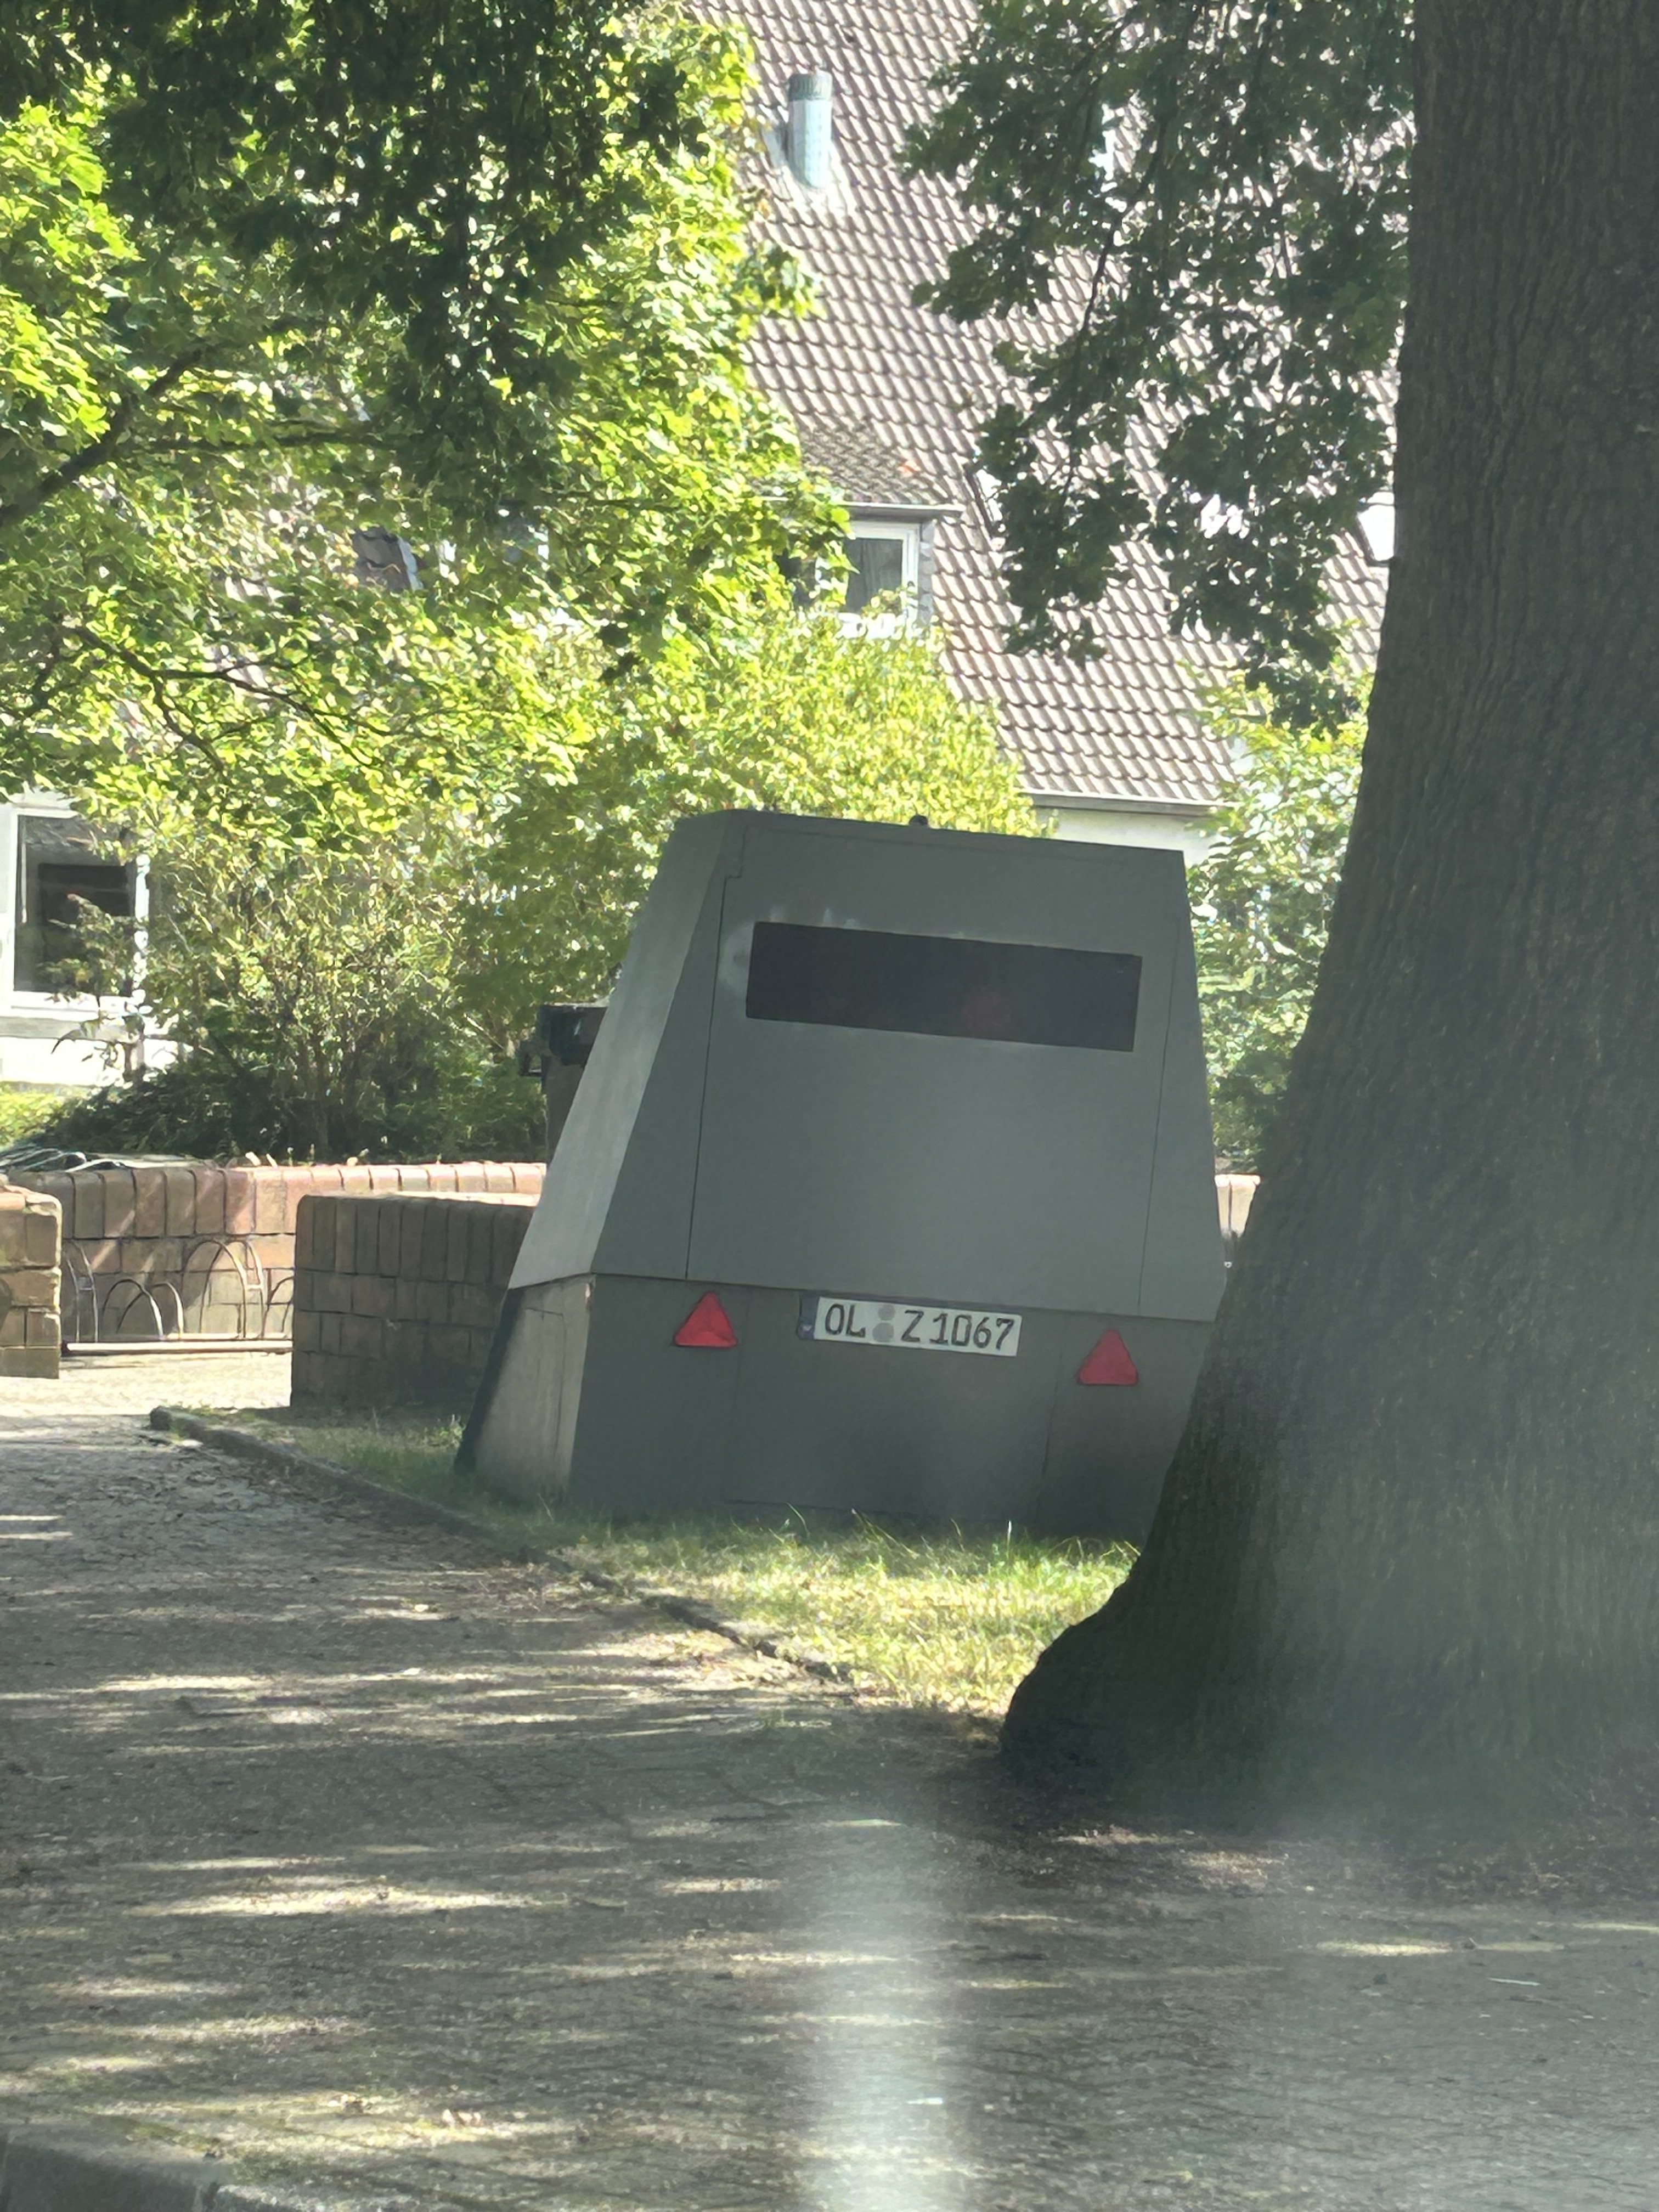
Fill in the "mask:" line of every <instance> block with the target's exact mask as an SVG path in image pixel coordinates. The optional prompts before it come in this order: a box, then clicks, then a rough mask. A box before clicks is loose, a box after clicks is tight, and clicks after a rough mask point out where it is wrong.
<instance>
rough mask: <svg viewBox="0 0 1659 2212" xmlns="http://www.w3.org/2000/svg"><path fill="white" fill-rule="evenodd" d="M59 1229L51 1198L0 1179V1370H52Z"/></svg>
mask: <svg viewBox="0 0 1659 2212" xmlns="http://www.w3.org/2000/svg"><path fill="white" fill-rule="evenodd" d="M62 1235H63V1216H62V1213H61V1212H60V1211H59V1209H58V1203H57V1200H55V1199H51V1198H47V1197H46V1196H45V1195H44V1194H42V1193H40V1192H39V1191H33V1190H24V1189H21V1188H19V1187H18V1186H16V1185H15V1184H0V1375H46V1376H52V1375H56V1374H57V1372H58V1334H59V1332H58V1261H59V1247H60V1244H61V1241H62Z"/></svg>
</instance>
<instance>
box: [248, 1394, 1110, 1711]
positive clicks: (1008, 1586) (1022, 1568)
mask: <svg viewBox="0 0 1659 2212" xmlns="http://www.w3.org/2000/svg"><path fill="white" fill-rule="evenodd" d="M232 1418H233V1419H234V1420H236V1421H237V1422H238V1423H239V1424H240V1425H243V1426H245V1427H247V1428H251V1429H253V1430H256V1431H258V1432H259V1433H260V1434H262V1435H264V1436H268V1437H272V1438H275V1439H280V1440H281V1441H283V1442H291V1443H294V1444H295V1445H296V1446H297V1447H298V1448H299V1449H301V1450H303V1451H307V1452H309V1453H311V1454H313V1455H314V1456H315V1457H316V1458H318V1459H325V1460H331V1461H332V1462H334V1463H335V1464H336V1465H337V1466H339V1467H346V1468H352V1469H354V1470H355V1471H356V1473H358V1474H366V1475H368V1476H369V1477H371V1478H372V1479H373V1480H374V1481H376V1482H384V1483H386V1484H387V1485H388V1486H390V1487H392V1488H393V1489H397V1490H403V1491H409V1492H414V1493H416V1495H418V1496H420V1497H422V1498H435V1499H436V1500H438V1501H439V1502H440V1503H441V1504H446V1505H453V1506H457V1507H459V1508H461V1509H463V1510H465V1511H467V1512H469V1513H471V1514H472V1515H473V1516H475V1517H476V1518H477V1519H478V1520H480V1521H483V1522H487V1523H488V1524H489V1526H490V1527H491V1528H494V1529H496V1530H497V1531H499V1533H500V1534H501V1539H502V1541H503V1543H504V1545H506V1546H507V1547H508V1548H509V1549H516V1548H518V1547H520V1546H522V1545H526V1544H532V1545H536V1546H539V1547H544V1548H545V1549H547V1550H550V1551H556V1552H559V1553H562V1554H563V1555H564V1556H565V1557H566V1558H567V1559H570V1560H571V1561H572V1562H573V1563H574V1564H575V1565H578V1566H580V1567H586V1568H590V1569H595V1570H597V1571H599V1572H600V1573H603V1574H606V1575H612V1576H615V1577H617V1579H618V1580H619V1581H621V1582H623V1583H629V1584H630V1585H633V1586H636V1587H639V1588H641V1589H647V1588H648V1589H665V1590H671V1591H672V1592H674V1593H675V1594H676V1595H679V1596H683V1597H696V1598H701V1599H702V1600H704V1601H706V1602H707V1603H708V1604H710V1605H713V1606H714V1607H716V1608H717V1609H718V1610H719V1611H720V1613H723V1614H724V1615H725V1617H726V1619H727V1620H732V1621H735V1622H738V1624H740V1625H741V1626H743V1627H744V1628H746V1629H748V1630H750V1631H751V1632H755V1633H757V1634H760V1635H766V1636H771V1637H775V1638H778V1639H780V1641H781V1643H782V1644H784V1645H785V1646H786V1647H787V1648H788V1649H790V1650H794V1651H796V1652H799V1653H802V1654H810V1655H811V1656H817V1657H820V1658H824V1659H830V1660H834V1661H836V1662H839V1663H840V1664H841V1665H842V1666H843V1667H845V1668H848V1670H849V1671H850V1673H851V1674H852V1676H853V1678H854V1680H855V1681H857V1682H858V1684H859V1685H860V1687H861V1688H863V1689H864V1690H866V1691H867V1692H872V1693H873V1694H875V1695H877V1696H882V1697H887V1698H891V1699H897V1700H899V1701H900V1702H902V1703H904V1704H907V1705H944V1706H948V1707H951V1708H952V1709H954V1710H956V1711H964V1712H978V1713H1000V1712H1001V1711H1002V1710H1003V1708H1004V1706H1005V1705H1006V1704H1007V1702H1008V1698H1009V1695H1010V1692H1012V1689H1013V1687H1014V1685H1015V1684H1016V1683H1017V1682H1018V1680H1019V1679H1020V1677H1021V1676H1022V1675H1023V1674H1024V1673H1025V1672H1026V1670H1027V1669H1028V1668H1030V1664H1031V1662H1032V1661H1033V1660H1034V1659H1035V1658H1036V1655H1037V1653H1038V1652H1039V1651H1041V1650H1042V1648H1043V1646H1044V1645H1045V1644H1049V1643H1052V1642H1053V1640H1054V1638H1055V1637H1056V1636H1057V1635H1059V1633H1060V1630H1061V1629H1063V1628H1065V1627H1067V1626H1069V1625H1070V1624H1071V1623H1072V1622H1073V1621H1074V1620H1081V1619H1082V1618H1083V1617H1084V1615H1085V1613H1093V1612H1094V1611H1095V1610H1096V1608H1097V1607H1099V1606H1102V1605H1103V1604H1104V1603H1105V1601H1106V1600H1107V1598H1108V1597H1109V1596H1110V1595H1111V1593H1112V1592H1113V1591H1114V1590H1115V1589H1116V1588H1117V1586H1118V1584H1119V1583H1121V1581H1122V1579H1123V1577H1124V1576H1125V1575H1126V1574H1127V1572H1128V1570H1129V1566H1130V1564H1131V1562H1132V1560H1133V1557H1134V1554H1133V1551H1132V1550H1131V1549H1130V1547H1128V1546H1127V1545H1125V1544H1099V1543H1091V1542H1087V1541H1077V1540H1072V1541H1062V1540H1058V1539H1042V1538H1038V1537H1031V1536H1021V1535H1003V1536H999V1535H989V1534H962V1533H960V1532H958V1531H954V1530H952V1531H935V1532H933V1533H932V1534H916V1533H915V1532H913V1531H911V1530H908V1529H906V1530H903V1531H900V1530H896V1529H894V1528H885V1527H882V1526H880V1525H878V1523H876V1522H872V1521H864V1520H859V1521H854V1522H851V1523H850V1524H849V1523H845V1522H832V1521H830V1520H829V1519H827V1518H826V1519H823V1520H822V1521H820V1520H816V1519H807V1518H802V1519H800V1520H799V1521H793V1522H789V1523H787V1524H786V1525H784V1526H782V1527H778V1526H775V1525H769V1524H757V1523H751V1522H732V1521H726V1520H722V1519H716V1518H714V1517H713V1516H702V1515H698V1516H686V1517H684V1518H683V1519H676V1520H672V1521H652V1522H637V1521H636V1522H607V1521H603V1520H599V1519H597V1518H594V1517H593V1516H588V1515H583V1514H577V1513H569V1512H564V1511H562V1510H557V1509H544V1508H529V1507H521V1506H515V1505H511V1504H507V1503H506V1502H505V1501H504V1500H502V1499H501V1498H496V1497H495V1496H494V1495H493V1493H492V1492H489V1491H488V1490H484V1489H482V1488H481V1487H479V1486H477V1484H475V1483H472V1482H471V1481H468V1480H465V1479H464V1478H462V1477H460V1476H458V1475H457V1474H456V1473H455V1471H454V1460H455V1448H456V1445H457V1444H458V1443H459V1439H460V1431H459V1425H458V1424H456V1423H454V1422H447V1423H444V1424H442V1425H438V1426H433V1425H422V1423H421V1422H420V1421H419V1420H418V1419H399V1418H398V1416H397V1415H395V1414H392V1415H387V1414H384V1413H382V1414H378V1415H377V1414H363V1415H360V1416H352V1415H349V1414H345V1413H335V1412H329V1413H321V1412H315V1413H313V1412H309V1411H307V1412H293V1413H240V1414H236V1415H234V1416H233V1417H232Z"/></svg>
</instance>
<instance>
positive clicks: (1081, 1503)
mask: <svg viewBox="0 0 1659 2212" xmlns="http://www.w3.org/2000/svg"><path fill="white" fill-rule="evenodd" d="M1221 1282H1222V1263H1221V1234H1220V1225H1219V1222H1218V1217H1217V1212H1216V1196H1215V1184H1214V1163H1213V1158H1212V1152H1211V1140H1210V1120H1209V1109H1208V1104H1207V1102H1206V1094H1205V1084H1204V1054H1203V1046H1202V1041H1201V1037H1200V1029H1199V1013H1198V994H1197V986H1196V981H1195V978H1194V966H1193V949H1192V935H1191V927H1190V923H1189V921H1188V909H1187V895H1186V885H1185V880H1184V875H1183V870H1182V860H1181V856H1180V854H1177V853H1173V852H1163V851H1152V850H1148V849H1142V848H1130V847H1125V846H1121V845H1086V844H1081V843H1062V842H1058V841H1052V840H1049V839H1047V838H1039V837H1004V836H979V835H973V834H969V833H965V832H962V831H957V830H949V829H928V828H927V827H926V826H925V825H917V826H914V827H911V828H909V829H899V828H896V827H891V826H889V825H887V824H884V823H868V822H821V821H802V820H796V819H793V818H792V817H787V816H781V815H775V814H759V813H742V814H739V813H733V814H718V815H708V816H703V817H698V818H696V819H693V820H690V821H686V822H683V823H680V825H679V827H678V829H676V830H675V832H674V834H673V836H672V837H671V839H670V841H669V843H668V847H667V849H666V851H665V854H664V855H663V860H662V865H661V867H660V869H659V872H658V875H657V878H656V881H655V883H654V884H653V887H652V890H651V893H650V896H649V897H648V898H647V901H646V903H645V905H644V908H642V910H641V914H640V917H639V921H638V923H637V925H636V927H635V932H634V937H633V941H632V943H631V945H629V952H628V957H627V959H626V961H625V962H624V963H623V969H622V974H621V976H620V978H619V980H618V981H617V987H616V990H615V992H614V994H612V997H611V1003H610V1006H609V1009H608V1011H607V1012H606V1014H605V1024H604V1027H603V1028H602V1029H601V1030H600V1031H599V1037H598V1041H597V1042H596V1043H595V1045H594V1048H593V1053H592V1059H591V1060H590V1061H589V1063H588V1066H587V1069H586V1073H585V1074H584V1076H583V1078H582V1081H581V1085H580V1089H579V1090H578V1091H577V1093H576V1097H575V1101H574V1105H573V1106H572V1108H571V1111H570V1115H569V1118H568V1121H566V1123H565V1126H564V1131H563V1133H562V1137H561V1138H560V1140H559V1146H558V1151H557V1152H556V1154H555V1156H554V1159H553V1164H552V1166H551V1168H550V1171H549V1175H548V1179H547V1183H546V1186H545V1188H544V1191H543V1194H542V1198H541V1201H540V1204H539V1205H538V1207H537V1210H536V1213H535V1216H534V1218H533V1219H532V1222H531V1225H530V1229H529V1231H528V1234H527V1235H526V1238H525V1241H524V1244H523V1247H522V1249H521V1250H520V1256H519V1263H518V1267H517V1268H516V1270H515V1271H514V1273H513V1282H512V1287H511V1289H510V1291H509V1292H508V1295H507V1304H506V1306H505V1308H504V1310H503V1312H502V1316H501V1324H500V1327H499V1329H498V1331H497V1334H496V1339H495V1346H494V1350H493V1352H492V1354H491V1358H490V1363H489V1370H488V1371H487V1373H486V1375H485V1377H484V1380H483V1384H482V1385H481V1387H480V1390H479V1394H478V1398H477V1403H476V1405H475V1407H474V1408H473V1413H472V1419H471V1422H470V1424H469V1425H468V1431H467V1437H466V1442H465V1447H464V1463H465V1464H467V1465H470V1466H471V1468H472V1469H473V1470H474V1471H475V1473H476V1474H477V1477H478V1478H479V1479H481V1480H483V1481H484V1482H486V1483H488V1484H489V1485H490V1486H493V1487H494V1488H495V1489H497V1490H500V1491H501V1492H505V1493H507V1495H509V1496H511V1497H514V1498H526V1499H530V1498H546V1499H552V1498H558V1499H562V1500H565V1501H567V1502H568V1504H572V1505H574V1506H577V1507H579V1508H581V1509H584V1510H592V1511H594V1512H599V1513H606V1514H613V1515H617V1516H637V1515H650V1514H663V1513H671V1512H677V1511H686V1510H715V1511H730V1512H732V1513H736V1514H739V1515H750V1514H753V1515H760V1514H764V1513H770V1512H775V1511H777V1510H781V1509H788V1508H796V1509H799V1510H803V1511H812V1510H831V1511H839V1512H843V1513H844V1512H847V1511H848V1510H856V1511H858V1512H860V1513H865V1514H868V1515H871V1516H878V1517H888V1516H914V1517H915V1518H917V1519H920V1520H922V1521H926V1522H948V1521H957V1522H964V1523H980V1524H984V1523H994V1524H997V1525H999V1526H1000V1525H1002V1524H1004V1523H1006V1522H1016V1523H1018V1524H1019V1525H1021V1526H1024V1527H1026V1528H1033V1529H1044V1530H1049V1531H1054V1532H1064V1533H1075V1534H1085V1533H1097V1534H1109V1535H1122V1536H1129V1537H1136V1536H1139V1535H1141V1534H1144V1533H1145V1531H1146V1526H1147V1523H1148V1522H1149V1521H1150V1519H1151V1517H1152V1509H1153V1506H1154V1505H1155V1504H1156V1502H1157V1498H1158V1487H1159V1485H1160V1483H1161V1482H1162V1480H1163V1477H1164V1469H1165V1468H1166V1467H1167V1466H1168V1464H1169V1462H1170V1455H1171V1454H1172V1452H1173V1450H1174V1449H1175V1444H1176V1439H1177V1437H1179V1435H1180V1432H1181V1428H1182V1422H1183V1420H1184V1419H1185V1417H1186V1412H1187V1404H1188V1398H1189V1397H1190V1395H1191V1393H1192V1389H1193V1383H1194V1378H1195V1377H1196V1375H1197V1372H1198V1365H1199V1360H1200V1355H1201V1354H1202V1352H1203V1349H1204V1344H1205V1340H1206V1335H1207V1334H1208V1330H1209V1324H1210V1322H1211V1321H1212V1318H1213V1316H1214V1313H1215V1309H1216V1304H1217V1301H1218V1297H1219V1296H1220V1293H1221Z"/></svg>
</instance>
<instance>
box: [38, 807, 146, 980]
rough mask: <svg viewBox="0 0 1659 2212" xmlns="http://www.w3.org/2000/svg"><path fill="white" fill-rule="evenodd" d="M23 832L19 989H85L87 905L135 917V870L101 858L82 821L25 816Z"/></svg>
mask: <svg viewBox="0 0 1659 2212" xmlns="http://www.w3.org/2000/svg"><path fill="white" fill-rule="evenodd" d="M17 828H18V836H19V840H20V845H21V850H20V851H19V854H18V867H17V947H16V955H15V960H14V963H13V967H12V984H13V987H14V989H15V990H19V991H63V990H76V989H82V990H84V989H85V988H87V987H88V966H87V948H86V946H85V943H84V940H83V938H82V926H81V925H82V902H85V904H86V905H88V906H94V907H97V908H100V909H101V910H102V912H104V913H105V914H112V915H123V916H131V913H132V910H133V871H132V869H131V867H129V866H126V865H125V863H124V862H122V861H119V860H106V859H104V858H102V857H101V856H100V853H99V850H98V846H97V842H96V841H95V839H94V836H93V834H92V832H91V830H90V829H88V828H87V826H86V824H85V823H82V822H72V821H65V820H64V819H62V818H57V819H54V818H52V817H47V816H43V815H32V816H31V815H25V816H24V817H22V818H21V820H20V822H19V823H18V825H17ZM124 987H125V986H124Z"/></svg>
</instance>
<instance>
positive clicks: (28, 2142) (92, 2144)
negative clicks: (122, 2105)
mask: <svg viewBox="0 0 1659 2212" xmlns="http://www.w3.org/2000/svg"><path fill="white" fill-rule="evenodd" d="M0 2212H377V2208H375V2207H373V2206H371V2205H370V2204H368V2203H364V2202H363V2201H362V2200H361V2199H358V2200H356V2201H355V2202H354V2203H347V2202H346V2201H345V2200H344V2199H342V2198H339V2197H333V2198H328V2199H325V2198H322V2197H270V2196H267V2195H266V2194H265V2192H264V2191H263V2190H261V2189H258V2188H253V2187H249V2186H246V2185H244V2184H242V2183H240V2182H239V2181H236V2180H234V2179H232V2178H231V2177H230V2175H229V2174H228V2172H227V2169H226V2168H225V2166H222V2164H221V2163H219V2161H218V2160H214V2159H205V2158H191V2156H189V2155H188V2154H186V2153H185V2152H181V2151H169V2150H165V2149H161V2148H156V2147H155V2146H154V2145H152V2144H149V2143H144V2142H133V2141H132V2140H131V2138H130V2137H125V2136H118V2135H114V2134H110V2135H107V2136H106V2135H102V2134H99V2133H94V2131H92V2130H82V2129H74V2130H69V2129H55V2128H46V2127H36V2126H34V2125H33V2124H18V2125H12V2126H5V2125H0ZM384 2212H391V2208H390V2207H386V2208H385V2209H384ZM407 2212H415V2208H414V2207H413V2206H410V2207H408V2208H407Z"/></svg>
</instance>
